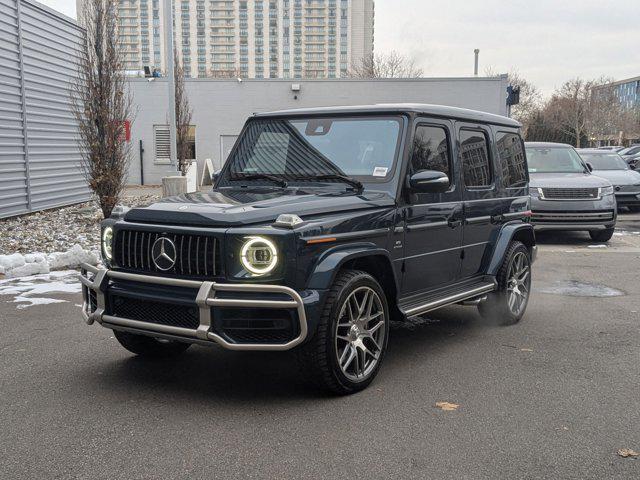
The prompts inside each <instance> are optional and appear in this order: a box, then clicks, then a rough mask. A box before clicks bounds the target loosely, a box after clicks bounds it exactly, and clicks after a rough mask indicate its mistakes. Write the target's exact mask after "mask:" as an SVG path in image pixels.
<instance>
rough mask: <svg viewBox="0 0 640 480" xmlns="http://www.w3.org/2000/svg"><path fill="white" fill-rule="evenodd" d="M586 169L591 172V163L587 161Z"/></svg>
mask: <svg viewBox="0 0 640 480" xmlns="http://www.w3.org/2000/svg"><path fill="white" fill-rule="evenodd" d="M587 170H589V173H591V172H593V165H591V164H590V163H589V162H587Z"/></svg>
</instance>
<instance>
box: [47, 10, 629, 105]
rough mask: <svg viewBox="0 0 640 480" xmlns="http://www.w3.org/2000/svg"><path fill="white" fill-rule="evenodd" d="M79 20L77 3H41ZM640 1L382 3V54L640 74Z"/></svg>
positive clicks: (586, 73)
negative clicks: (476, 58) (392, 52)
mask: <svg viewBox="0 0 640 480" xmlns="http://www.w3.org/2000/svg"><path fill="white" fill-rule="evenodd" d="M40 1H41V2H43V3H45V4H46V5H49V6H50V7H53V8H55V9H56V10H59V11H61V12H62V13H65V14H66V15H68V16H70V17H74V18H75V9H76V2H75V0H40ZM639 19H640V0H376V33H375V46H376V52H378V53H382V52H385V51H389V50H397V51H399V52H401V53H404V54H406V55H409V56H412V57H414V58H415V59H416V63H417V65H418V66H420V67H421V68H422V69H423V70H424V75H425V76H430V77H431V76H437V77H446V76H467V75H472V74H473V49H474V48H479V49H480V73H481V74H482V73H483V72H484V71H485V70H486V68H487V67H491V68H492V70H494V71H496V72H507V71H511V70H517V71H518V72H520V74H521V75H522V76H524V77H525V78H527V79H528V80H530V81H531V82H533V83H534V84H535V85H537V86H538V87H539V88H540V90H542V91H543V92H544V93H545V94H548V93H551V92H552V91H553V90H554V88H556V87H558V86H559V85H561V84H562V82H564V81H565V80H567V79H569V78H572V77H576V76H580V77H584V78H595V77H600V76H602V75H605V76H608V77H613V78H615V79H623V78H628V77H634V76H638V75H640V23H639Z"/></svg>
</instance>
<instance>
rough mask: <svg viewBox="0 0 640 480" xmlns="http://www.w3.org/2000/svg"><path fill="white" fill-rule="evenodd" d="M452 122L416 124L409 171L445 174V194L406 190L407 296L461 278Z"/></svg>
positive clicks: (458, 194)
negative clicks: (446, 188) (448, 183)
mask: <svg viewBox="0 0 640 480" xmlns="http://www.w3.org/2000/svg"><path fill="white" fill-rule="evenodd" d="M453 132H454V130H453V124H452V123H451V122H448V121H444V120H431V119H419V120H418V121H417V123H416V124H415V129H414V135H413V140H412V149H411V154H410V158H409V168H408V175H412V174H413V173H416V172H419V171H421V170H438V171H441V172H444V173H446V174H447V176H448V177H449V180H450V186H449V189H448V190H447V191H446V192H444V193H435V194H434V193H415V192H410V191H408V192H406V195H405V196H404V198H405V199H406V202H407V203H406V205H405V206H404V207H403V212H402V213H403V215H404V219H405V235H404V252H405V259H404V275H403V282H402V294H403V296H406V295H412V294H417V293H420V292H423V291H427V290H431V289H434V288H435V287H442V286H446V285H448V284H451V283H454V282H455V281H456V280H458V277H459V273H460V249H461V246H462V193H461V188H460V181H459V171H458V170H457V169H456V168H455V166H454V162H452V159H453V158H454V157H453V154H454V149H453V146H454V142H453V139H454V138H455V135H454V133H453Z"/></svg>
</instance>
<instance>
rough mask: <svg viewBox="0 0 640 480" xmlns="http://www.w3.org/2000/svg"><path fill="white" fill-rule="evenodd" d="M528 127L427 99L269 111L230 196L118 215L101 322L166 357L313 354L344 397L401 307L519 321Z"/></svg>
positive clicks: (238, 159)
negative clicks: (460, 308)
mask: <svg viewBox="0 0 640 480" xmlns="http://www.w3.org/2000/svg"><path fill="white" fill-rule="evenodd" d="M519 127H520V124H519V123H517V122H515V121H514V120H511V119H509V118H505V117H500V116H496V115H490V114H485V113H480V112H474V111H470V110H464V109H458V108H450V107H441V106H427V105H379V106H364V107H343V108H317V109H307V110H290V111H282V112H275V113H267V114H259V115H254V116H252V117H251V118H250V119H249V120H248V121H247V123H246V125H245V127H244V129H243V130H242V132H241V134H240V136H239V139H238V140H237V142H236V144H235V146H234V148H233V149H232V152H231V154H230V156H229V159H228V161H227V162H226V164H225V166H224V168H223V169H222V171H221V172H220V174H219V175H218V177H217V180H216V183H215V185H214V188H213V190H212V191H210V192H207V193H198V194H187V195H182V196H178V197H173V198H168V199H166V200H163V201H161V202H159V203H156V204H153V205H151V206H149V207H146V208H135V209H132V210H128V211H126V210H124V209H118V210H117V211H116V214H115V215H113V216H112V217H111V218H109V219H107V220H105V221H104V222H103V224H102V254H103V260H104V265H105V266H104V268H95V267H91V266H89V265H86V264H85V265H83V267H82V275H81V281H82V284H83V295H84V307H83V314H84V317H85V319H86V321H87V322H88V323H89V324H91V323H93V322H97V323H100V324H101V325H102V326H104V327H106V328H109V329H113V331H114V333H115V337H116V339H117V340H118V341H119V342H120V343H121V344H122V346H124V348H126V349H128V350H129V351H131V352H133V353H135V354H138V355H145V356H150V357H156V356H167V355H174V354H178V353H181V352H183V351H184V350H186V349H187V348H188V347H189V345H190V344H192V343H199V344H203V345H216V344H217V345H221V346H222V347H224V348H227V349H230V350H240V351H248V350H277V351H283V350H290V349H296V350H297V354H298V358H299V360H300V361H301V362H302V364H303V365H304V368H305V369H306V371H307V372H308V375H309V377H310V378H312V379H314V380H315V381H316V382H317V383H318V384H319V385H321V386H323V387H324V388H327V389H329V390H332V391H334V392H337V393H340V394H348V393H353V392H356V391H358V390H361V389H363V388H365V387H366V386H367V385H368V384H369V383H370V382H371V381H372V380H373V378H374V377H375V375H376V374H377V372H378V370H379V369H380V365H381V364H382V361H383V359H384V356H385V352H386V349H387V342H388V338H389V323H390V321H391V319H392V318H393V319H396V320H404V319H407V318H409V317H414V316H418V315H422V314H425V313H427V312H430V311H432V310H435V309H437V308H440V307H443V306H445V305H450V304H454V303H460V302H464V303H465V304H467V305H476V306H478V308H479V310H480V313H481V314H482V315H483V316H484V317H487V318H491V319H492V320H496V321H498V322H500V323H503V324H512V323H515V322H517V321H519V320H520V319H521V318H522V316H523V315H524V312H525V309H526V307H527V302H528V300H529V293H530V290H531V265H532V262H533V261H534V258H535V253H536V246H535V237H534V232H533V228H532V226H531V224H530V223H529V214H530V212H529V191H528V174H527V164H526V157H525V154H524V146H523V142H522V139H521V138H520V134H519Z"/></svg>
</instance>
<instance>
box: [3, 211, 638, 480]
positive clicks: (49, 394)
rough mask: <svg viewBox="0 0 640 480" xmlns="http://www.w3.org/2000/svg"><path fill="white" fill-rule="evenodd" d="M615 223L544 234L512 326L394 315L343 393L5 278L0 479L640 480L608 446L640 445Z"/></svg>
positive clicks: (257, 359)
mask: <svg viewBox="0 0 640 480" xmlns="http://www.w3.org/2000/svg"><path fill="white" fill-rule="evenodd" d="M618 227H619V230H618V232H617V234H616V235H615V236H614V238H613V240H612V241H611V242H610V246H608V247H602V246H597V245H595V244H594V243H593V242H591V240H590V239H589V237H588V235H584V234H571V235H559V234H551V235H540V237H539V242H540V244H541V247H540V253H539V260H538V263H537V264H536V265H535V271H534V277H533V278H534V285H533V292H534V293H533V297H532V299H531V302H530V304H529V308H528V311H527V314H526V316H525V318H524V320H523V321H522V322H521V323H520V324H518V325H516V326H513V327H495V326H491V325H487V324H486V323H483V321H482V320H481V319H480V317H479V316H478V315H477V314H476V311H475V309H474V308H470V307H452V308H448V309H445V310H442V311H440V312H437V313H434V314H432V315H430V316H429V318H428V319H426V320H424V321H422V322H415V323H413V324H410V325H405V326H395V327H394V328H393V330H392V332H391V338H390V347H389V353H388V356H387V358H386V361H385V365H384V367H383V369H382V371H381V373H380V375H379V376H378V378H377V380H376V381H375V382H374V384H373V385H372V386H371V388H369V389H368V390H366V391H364V392H362V393H360V394H357V395H354V396H350V397H343V398H336V397H329V396H324V395H322V394H319V393H318V392H317V391H314V390H312V389H309V388H308V387H307V386H306V385H305V384H304V382H303V381H302V379H301V376H300V375H299V373H298V371H297V368H296V366H295V363H294V361H293V358H292V356H291V355H288V354H267V353H250V354H246V353H244V354H243V353H234V352H227V351H223V350H221V349H217V348H211V349H208V348H205V347H199V346H196V347H192V348H191V349H190V350H189V351H188V352H187V354H186V355H185V356H184V357H182V358H180V359H179V360H177V361H172V362H169V361H156V362H153V361H145V360H141V359H137V358H134V357H133V356H131V355H130V354H128V353H127V352H126V351H125V350H124V349H122V348H121V347H120V346H119V345H118V344H117V343H116V341H115V339H114V338H113V335H112V333H111V332H110V331H108V330H105V329H102V328H101V327H99V326H91V327H89V326H86V325H84V324H83V322H82V320H81V318H80V313H79V308H78V306H77V304H79V303H80V295H79V294H78V293H55V294H53V293H51V294H46V295H45V296H46V297H50V298H53V299H54V300H59V301H64V302H62V303H49V304H44V305H38V304H37V303H38V302H32V303H36V304H35V305H33V306H26V305H28V304H29V302H26V303H25V302H20V301H19V302H17V303H16V302H15V301H14V300H16V299H17V296H19V295H25V294H24V292H23V293H20V292H18V291H17V290H16V289H14V290H11V289H9V288H8V287H9V286H11V285H10V284H9V283H7V282H5V283H2V284H0V327H1V328H2V333H1V334H0V360H1V361H0V408H1V412H2V413H1V415H0V477H2V478H11V479H17V478H127V479H134V478H135V479H137V478H141V479H142V478H163V479H168V478H278V479H281V478H296V479H299V478H437V479H443V478H447V479H449V478H451V479H484V478H486V479H496V478H500V479H503V478H504V479H507V478H508V479H520V478H527V479H534V478H551V479H559V478H563V479H585V478H588V479H602V478H607V479H611V478H616V479H632V478H640V457H637V458H632V457H630V458H622V457H620V456H619V455H618V454H617V451H618V450H619V449H623V448H629V449H633V450H635V451H640V428H639V425H640V400H639V399H640V313H639V311H640V302H639V300H640V282H639V275H638V272H639V267H640V215H623V216H621V218H620V222H619V225H618ZM18 290H19V289H18ZM26 295H27V296H28V295H29V294H28V293H27V294H26ZM19 307H20V308H19ZM25 307H26V308H25ZM436 402H450V403H453V404H456V405H458V407H457V409H455V410H452V411H443V410H441V409H440V408H437V407H436V406H435V404H436Z"/></svg>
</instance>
